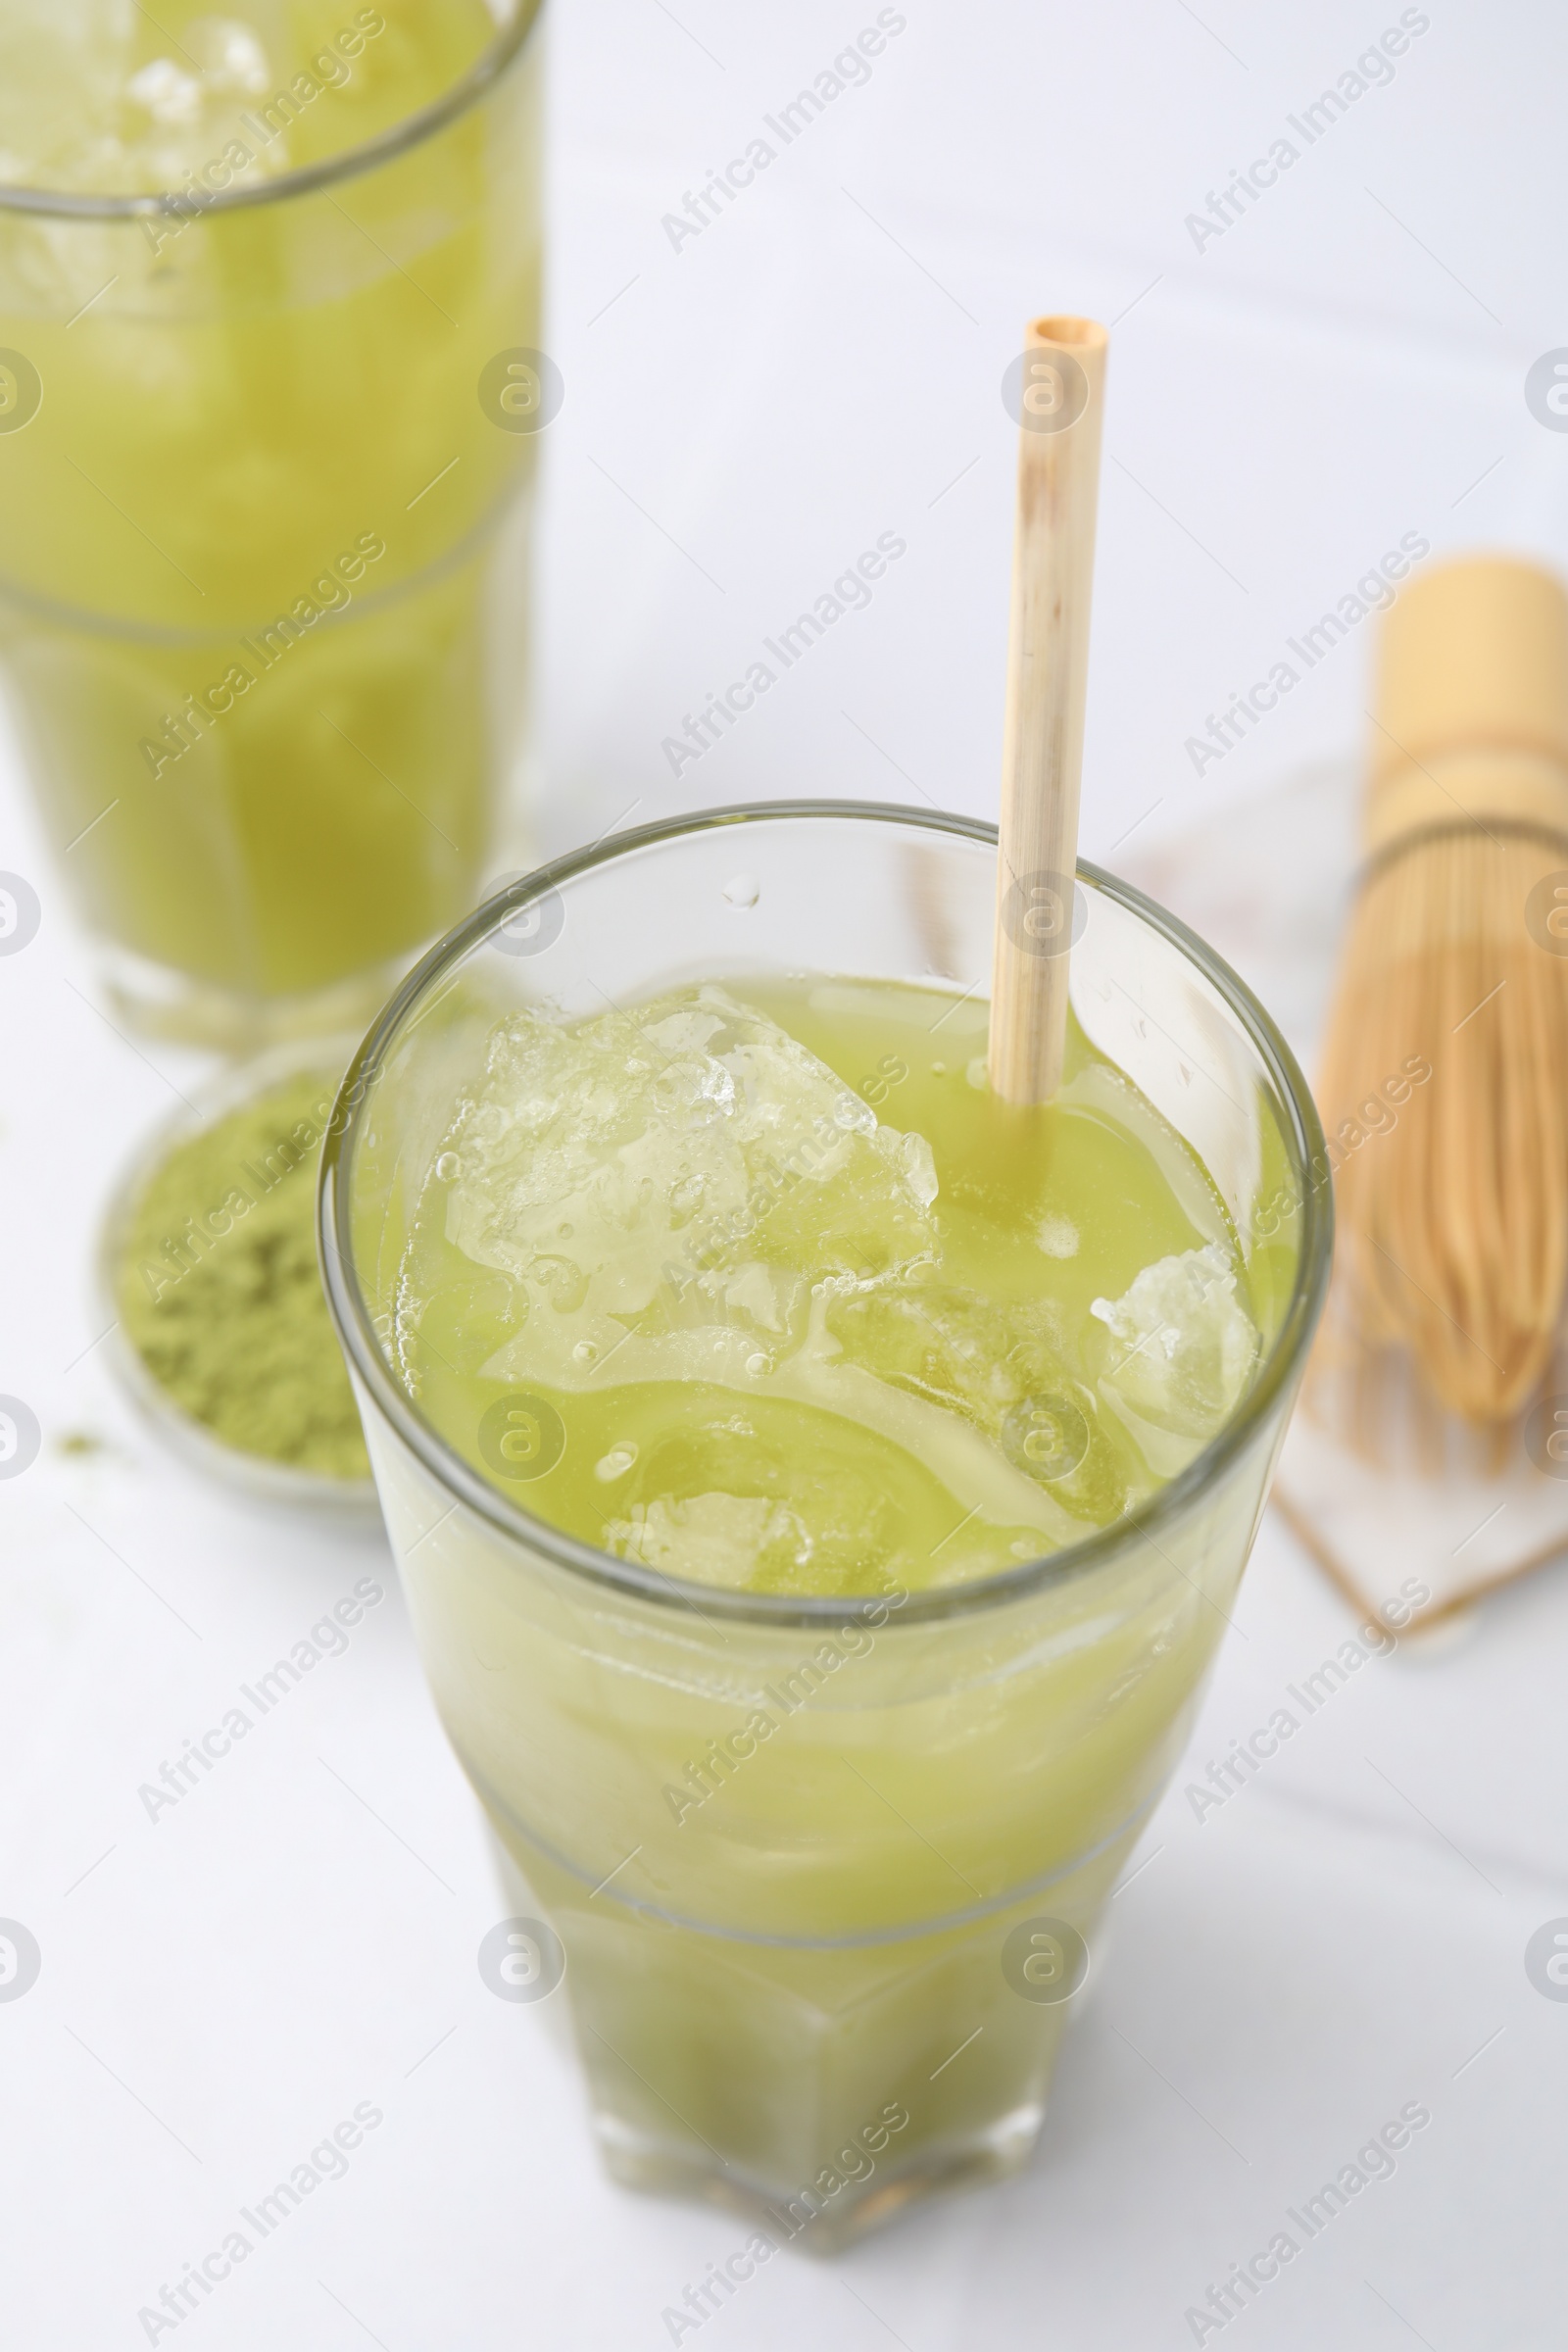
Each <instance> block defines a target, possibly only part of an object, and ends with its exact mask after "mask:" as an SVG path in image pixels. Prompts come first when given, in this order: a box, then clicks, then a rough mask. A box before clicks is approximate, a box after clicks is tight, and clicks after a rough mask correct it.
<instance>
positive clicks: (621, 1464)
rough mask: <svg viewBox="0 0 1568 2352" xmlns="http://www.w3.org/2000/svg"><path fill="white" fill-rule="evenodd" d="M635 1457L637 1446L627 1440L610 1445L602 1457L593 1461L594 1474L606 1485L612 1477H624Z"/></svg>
mask: <svg viewBox="0 0 1568 2352" xmlns="http://www.w3.org/2000/svg"><path fill="white" fill-rule="evenodd" d="M636 1459H637V1448H636V1446H633V1445H631V1444H630V1443H629V1441H628V1442H626V1443H623V1444H621V1445H619V1446H612V1447H611V1448H610V1451H609V1452H608V1453H607V1454H606V1455H605V1456H604V1458H603V1459H602V1460H601V1461H597V1462H595V1464H594V1476H595V1478H602V1479H603V1480H604V1481H605V1482H606V1484H607V1485H608V1483H609V1482H610V1480H611V1479H613V1478H624V1477H625V1475H626V1473H627V1471H628V1470H629V1469H630V1468H631V1466H632V1464H633V1463H634V1462H635V1461H636Z"/></svg>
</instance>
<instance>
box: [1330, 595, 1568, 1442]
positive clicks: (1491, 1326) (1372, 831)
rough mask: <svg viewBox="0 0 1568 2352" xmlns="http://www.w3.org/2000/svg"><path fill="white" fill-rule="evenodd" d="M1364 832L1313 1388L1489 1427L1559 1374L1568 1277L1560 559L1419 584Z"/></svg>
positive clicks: (1409, 607) (1378, 1407) (1366, 1419)
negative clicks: (1549, 565)
mask: <svg viewBox="0 0 1568 2352" xmlns="http://www.w3.org/2000/svg"><path fill="white" fill-rule="evenodd" d="M1364 830H1365V847H1366V852H1367V859H1368V863H1367V869H1366V876H1365V879H1364V881H1363V883H1362V886H1361V890H1360V895H1359V898H1358V899H1357V902H1356V905H1355V908H1354V912H1353V915H1352V918H1351V924H1350V933H1349V940H1348V947H1347V950H1346V955H1345V961H1344V965H1343V969H1342V971H1341V975H1340V981H1339V991H1338V996H1337V998H1336V1001H1335V1004H1334V1007H1333V1012H1332V1015H1331V1020H1330V1027H1329V1035H1328V1045H1327V1051H1326V1053H1325V1055H1324V1060H1323V1070H1322V1079H1321V1084H1320V1086H1319V1090H1318V1100H1319V1104H1320V1107H1321V1109H1322V1112H1323V1118H1324V1125H1325V1127H1326V1129H1327V1131H1328V1137H1329V1147H1330V1160H1331V1164H1332V1165H1333V1166H1334V1169H1335V1198H1336V1207H1337V1212H1338V1220H1339V1243H1338V1252H1337V1260H1336V1275H1335V1285H1334V1297H1333V1300H1332V1303H1331V1309H1330V1315H1329V1318H1328V1321H1327V1324H1326V1326H1325V1334H1324V1340H1323V1343H1322V1346H1321V1348H1320V1358H1319V1376H1318V1378H1317V1380H1316V1382H1315V1384H1314V1385H1315V1393H1316V1397H1317V1399H1318V1401H1319V1406H1320V1409H1321V1406H1322V1401H1323V1399H1324V1397H1325V1392H1327V1394H1328V1396H1329V1398H1330V1412H1331V1417H1334V1418H1336V1419H1340V1420H1341V1421H1342V1422H1344V1423H1345V1424H1346V1425H1347V1426H1348V1429H1349V1430H1350V1431H1351V1432H1352V1433H1353V1434H1357V1435H1359V1436H1360V1437H1362V1438H1363V1439H1365V1438H1367V1437H1369V1436H1372V1437H1374V1438H1375V1436H1376V1434H1377V1432H1378V1429H1379V1426H1380V1424H1384V1423H1385V1421H1386V1410H1387V1408H1388V1406H1389V1404H1390V1400H1391V1396H1392V1394H1393V1393H1394V1390H1395V1389H1396V1388H1397V1389H1398V1390H1399V1392H1400V1393H1401V1394H1410V1393H1413V1394H1414V1395H1415V1396H1416V1397H1424V1398H1425V1399H1426V1400H1427V1401H1428V1402H1436V1403H1437V1404H1438V1405H1439V1406H1441V1407H1444V1408H1446V1410H1447V1411H1448V1412H1450V1413H1454V1414H1458V1415H1460V1416H1461V1417H1462V1418H1463V1419H1464V1420H1465V1421H1467V1422H1470V1423H1473V1424H1476V1425H1480V1426H1483V1427H1487V1426H1490V1428H1491V1429H1492V1430H1493V1432H1494V1434H1495V1436H1496V1435H1497V1434H1498V1433H1499V1432H1500V1427H1501V1425H1502V1424H1504V1423H1506V1422H1508V1421H1509V1420H1510V1419H1511V1418H1512V1416H1514V1415H1515V1414H1517V1413H1518V1412H1519V1411H1520V1409H1521V1408H1522V1407H1523V1406H1524V1405H1526V1404H1527V1403H1528V1402H1529V1400H1530V1397H1531V1395H1532V1393H1533V1392H1534V1391H1535V1390H1536V1389H1537V1388H1538V1386H1539V1385H1540V1383H1541V1380H1542V1378H1543V1376H1544V1373H1545V1372H1546V1370H1547V1367H1548V1364H1549V1363H1550V1360H1551V1357H1552V1353H1553V1349H1554V1347H1555V1343H1556V1339H1557V1334H1558V1328H1559V1323H1560V1320H1561V1315H1562V1306H1563V1290H1564V1280H1565V1275H1568V597H1565V596H1564V593H1563V590H1562V588H1561V586H1560V585H1559V583H1558V582H1557V581H1556V580H1554V579H1553V578H1551V577H1550V576H1549V575H1548V574H1547V573H1545V572H1544V571H1541V570H1538V569H1537V568H1536V567H1535V566H1534V565H1532V564H1523V563H1518V562H1514V561H1510V560H1506V559H1502V558H1490V559H1477V560H1472V561H1468V562H1463V563H1456V564H1444V565H1441V566H1438V567H1436V568H1434V569H1432V570H1429V571H1427V572H1425V573H1423V574H1422V575H1421V576H1420V577H1419V578H1418V579H1416V580H1413V581H1412V582H1411V583H1410V584H1409V585H1408V586H1407V587H1406V588H1405V589H1404V591H1403V592H1402V594H1401V595H1400V597H1399V599H1398V601H1397V604H1396V605H1395V607H1394V609H1393V611H1392V612H1391V613H1390V614H1389V617H1388V619H1387V621H1386V623H1385V624H1384V629H1383V635H1382V641H1381V647H1380V658H1379V675H1378V685H1377V709H1376V715H1375V719H1374V725H1373V741H1372V754H1371V779H1370V786H1369V790H1368V794H1367V801H1366V809H1365V827H1364ZM1412 1373H1413V1375H1414V1380H1413V1382H1412V1381H1411V1380H1410V1377H1409V1376H1410V1374H1412Z"/></svg>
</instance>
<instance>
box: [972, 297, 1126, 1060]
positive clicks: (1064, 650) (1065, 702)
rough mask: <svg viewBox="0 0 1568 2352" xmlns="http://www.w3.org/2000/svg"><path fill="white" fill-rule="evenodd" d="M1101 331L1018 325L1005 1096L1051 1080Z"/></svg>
mask: <svg viewBox="0 0 1568 2352" xmlns="http://www.w3.org/2000/svg"><path fill="white" fill-rule="evenodd" d="M1108 341H1109V338H1108V336H1107V335H1106V332H1105V329H1104V328H1103V326H1101V325H1099V324H1098V323H1097V321H1096V320H1094V319H1034V320H1033V321H1032V322H1031V324H1030V326H1029V327H1028V329H1027V331H1026V334H1025V338H1024V358H1023V387H1022V400H1021V414H1020V418H1019V431H1018V506H1017V519H1016V522H1015V525H1014V530H1013V542H1012V613H1011V623H1010V629H1009V635H1008V645H1007V709H1006V721H1005V738H1004V746H1003V757H1002V843H1001V852H1000V855H999V858H998V860H997V929H996V949H995V956H994V963H993V972H992V987H991V1045H990V1074H991V1086H992V1090H993V1092H994V1093H995V1094H997V1095H999V1096H1000V1097H1001V1098H1002V1100H1003V1101H1004V1102H1005V1103H1049V1102H1050V1100H1051V1098H1052V1096H1053V1095H1054V1093H1055V1091H1056V1089H1057V1087H1058V1086H1059V1085H1060V1083H1061V1064H1062V1054H1063V1050H1064V1046H1065V1042H1066V1035H1067V965H1068V951H1069V950H1070V948H1071V945H1072V938H1071V932H1072V913H1073V877H1074V874H1075V872H1076V870H1077V858H1078V787H1079V779H1080V776H1081V773H1082V769H1083V752H1084V696H1085V691H1086V687H1087V683H1088V675H1089V600H1090V591H1091V587H1092V584H1093V579H1094V568H1095V512H1096V506H1097V502H1098V496H1099V488H1100V420H1101V412H1102V410H1103V405H1104V383H1105V353H1106V348H1107V345H1108Z"/></svg>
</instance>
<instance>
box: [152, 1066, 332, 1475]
mask: <svg viewBox="0 0 1568 2352" xmlns="http://www.w3.org/2000/svg"><path fill="white" fill-rule="evenodd" d="M331 1108H332V1094H331V1090H330V1089H329V1088H323V1086H322V1083H321V1080H320V1078H319V1077H315V1076H311V1075H308V1074H307V1075H302V1076H299V1077H295V1078H290V1079H288V1080H286V1081H285V1082H284V1083H282V1084H281V1085H278V1086H276V1087H273V1088H272V1089H271V1090H270V1092H269V1093H268V1094H265V1095H262V1096H259V1097H258V1099H257V1100H256V1101H255V1102H254V1103H247V1104H245V1106H244V1107H243V1108H242V1109H239V1110H234V1111H230V1112H229V1114H228V1116H227V1117H226V1118H222V1119H220V1120H219V1121H218V1122H217V1124H216V1125H215V1126H212V1127H209V1128H207V1129H205V1130H204V1131H203V1132H202V1133H201V1134H200V1135H196V1136H193V1137H191V1139H190V1140H189V1142H187V1143H183V1144H180V1145H178V1146H177V1147H176V1149H175V1150H174V1151H172V1152H171V1153H170V1155H169V1157H168V1158H167V1159H166V1160H164V1161H163V1162H162V1163H161V1164H160V1166H159V1167H158V1168H157V1169H156V1170H155V1172H154V1174H153V1175H152V1177H151V1178H150V1179H149V1181H148V1182H147V1184H146V1185H145V1186H144V1187H143V1189H142V1191H141V1193H140V1195H139V1197H138V1198H137V1201H136V1202H135V1205H134V1208H133V1211H132V1215H131V1220H130V1225H129V1229H128V1232H127V1235H126V1238H125V1244H124V1250H123V1256H122V1259H121V1263H120V1267H119V1272H118V1278H117V1282H116V1299H117V1304H118V1305H119V1308H120V1317H121V1322H122V1325H123V1329H124V1332H125V1335H126V1337H127V1338H128V1339H129V1341H130V1343H131V1345H132V1346H133V1347H134V1348H135V1349H136V1350H137V1352H138V1354H139V1355H140V1356H141V1357H142V1360H143V1361H144V1362H145V1364H146V1365H147V1368H148V1370H149V1371H150V1372H151V1373H152V1374H153V1377H154V1378H155V1379H156V1380H157V1381H159V1382H160V1383H161V1385H162V1386H163V1387H164V1388H165V1389H167V1390H168V1392H169V1394H170V1396H171V1397H172V1398H173V1400H174V1402H175V1403H176V1404H177V1405H178V1406H180V1408H181V1409H182V1410H183V1411H184V1412H186V1413H188V1414H189V1415H190V1416H191V1418H192V1419H193V1420H196V1421H200V1422H202V1423H204V1424H205V1426H206V1427H207V1428H208V1429H210V1430H211V1431H212V1433H213V1435H214V1436H215V1437H217V1438H221V1440H222V1442H223V1444H224V1445H225V1446H236V1447H237V1448H238V1449H239V1450H240V1451H241V1452H242V1453H257V1454H262V1455H264V1456H265V1457H266V1458H267V1459H268V1460H269V1461H273V1462H284V1463H287V1464H289V1465H290V1466H291V1467H294V1468H297V1469H301V1470H312V1471H316V1472H319V1474H320V1475H322V1476H324V1477H327V1478H345V1479H348V1478H368V1477H369V1475H370V1465H369V1461H368V1457H367V1455H366V1451H365V1439H364V1436H363V1434H362V1432H361V1429H360V1416H359V1413H358V1410H357V1409H356V1406H355V1403H354V1396H353V1392H352V1390H351V1389H350V1387H349V1382H348V1374H347V1373H346V1372H345V1370H344V1368H343V1358H342V1355H341V1354H340V1352H339V1350H338V1344H337V1337H336V1334H335V1333H334V1331H333V1329H332V1325H331V1321H330V1319H329V1317H328V1315H327V1311H326V1299H325V1298H324V1296H323V1294H322V1291H321V1281H320V1276H319V1272H318V1270H317V1263H316V1170H317V1166H318V1163H319V1158H320V1145H321V1138H322V1136H323V1134H324V1133H325V1130H326V1123H327V1120H328V1118H329V1117H330V1116H331Z"/></svg>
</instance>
